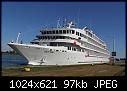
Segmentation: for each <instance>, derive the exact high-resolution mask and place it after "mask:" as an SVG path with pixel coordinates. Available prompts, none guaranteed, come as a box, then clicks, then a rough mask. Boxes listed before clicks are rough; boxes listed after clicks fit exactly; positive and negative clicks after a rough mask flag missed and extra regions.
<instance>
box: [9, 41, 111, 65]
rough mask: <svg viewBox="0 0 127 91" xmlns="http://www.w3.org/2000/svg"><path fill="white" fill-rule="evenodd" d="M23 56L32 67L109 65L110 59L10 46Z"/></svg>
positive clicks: (44, 48)
mask: <svg viewBox="0 0 127 91" xmlns="http://www.w3.org/2000/svg"><path fill="white" fill-rule="evenodd" d="M8 45H9V46H10V47H11V48H13V49H14V50H15V51H17V52H19V53H20V54H21V55H23V56H24V57H25V58H26V59H27V60H28V64H31V65H77V64H97V63H108V62H109V59H108V57H95V56H86V54H85V52H77V51H73V52H72V51H68V50H58V49H57V48H56V47H55V48H51V47H48V46H35V45H28V44H17V43H9V44H8Z"/></svg>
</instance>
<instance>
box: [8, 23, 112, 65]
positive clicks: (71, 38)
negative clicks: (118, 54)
mask: <svg viewBox="0 0 127 91" xmlns="http://www.w3.org/2000/svg"><path fill="white" fill-rule="evenodd" d="M18 37H19V36H18ZM8 45H9V46H10V47H11V48H12V49H14V50H15V51H16V52H18V53H19V54H21V55H22V56H24V57H25V58H26V59H27V60H28V64H30V65H77V64H100V63H108V62H109V57H110V53H109V51H108V48H107V45H106V43H105V42H104V41H102V40H101V39H100V38H99V37H97V35H96V34H95V33H94V32H93V31H92V30H91V29H89V28H87V27H84V28H83V29H80V28H77V27H75V24H74V23H73V22H72V21H71V22H69V23H67V24H65V25H64V26H62V27H59V26H58V27H56V28H45V29H42V30H40V34H38V35H37V36H36V38H35V39H33V40H32V41H31V42H30V43H28V44H23V43H18V41H17V42H10V43H8Z"/></svg>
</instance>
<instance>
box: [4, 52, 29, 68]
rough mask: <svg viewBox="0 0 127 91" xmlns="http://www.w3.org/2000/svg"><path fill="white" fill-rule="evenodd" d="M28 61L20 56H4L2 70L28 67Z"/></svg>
mask: <svg viewBox="0 0 127 91" xmlns="http://www.w3.org/2000/svg"><path fill="white" fill-rule="evenodd" d="M27 63H28V61H27V60H26V59H25V58H24V57H22V56H20V55H9V54H2V68H10V67H17V66H21V65H27Z"/></svg>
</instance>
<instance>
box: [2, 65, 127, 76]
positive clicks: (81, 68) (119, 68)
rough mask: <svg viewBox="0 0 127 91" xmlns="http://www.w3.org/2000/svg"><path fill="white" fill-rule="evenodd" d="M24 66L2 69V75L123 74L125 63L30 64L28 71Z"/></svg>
mask: <svg viewBox="0 0 127 91" xmlns="http://www.w3.org/2000/svg"><path fill="white" fill-rule="evenodd" d="M23 68H24V67H17V68H10V69H2V76H18V77H24V76H51V77H54V76H62V77H63V76H64V77H66V76H71V77H72V76H74V77H75V76H76V77H77V76H78V77H85V76H124V75H125V64H122V65H121V64H117V65H109V64H96V65H71V66H42V67H41V66H31V67H30V68H31V71H30V72H25V71H24V70H23Z"/></svg>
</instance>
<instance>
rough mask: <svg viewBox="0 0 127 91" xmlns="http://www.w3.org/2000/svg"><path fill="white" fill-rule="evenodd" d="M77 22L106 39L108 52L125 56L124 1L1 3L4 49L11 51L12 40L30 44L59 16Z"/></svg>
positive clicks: (2, 44)
mask: <svg viewBox="0 0 127 91" xmlns="http://www.w3.org/2000/svg"><path fill="white" fill-rule="evenodd" d="M65 18H66V19H67V20H69V21H70V20H72V21H75V23H76V25H77V27H79V28H84V27H88V28H91V29H92V31H93V32H94V33H95V34H96V35H97V36H98V37H99V38H101V39H102V40H103V41H104V42H106V44H107V46H108V49H109V51H110V52H111V51H112V50H113V39H115V51H116V52H117V57H125V52H126V51H125V50H126V48H125V46H126V43H125V36H126V34H125V33H126V32H125V2H2V31H1V35H2V37H1V39H2V41H1V47H2V48H1V49H2V51H7V50H11V48H10V47H9V46H8V45H7V43H8V42H10V41H11V40H13V41H16V38H17V35H18V33H19V32H21V35H20V37H19V41H21V40H22V41H23V43H29V42H30V41H31V40H33V39H35V36H36V35H37V34H40V33H39V31H40V30H41V29H43V28H45V27H56V26H57V21H58V19H60V24H61V25H62V23H63V21H64V19H65Z"/></svg>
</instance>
